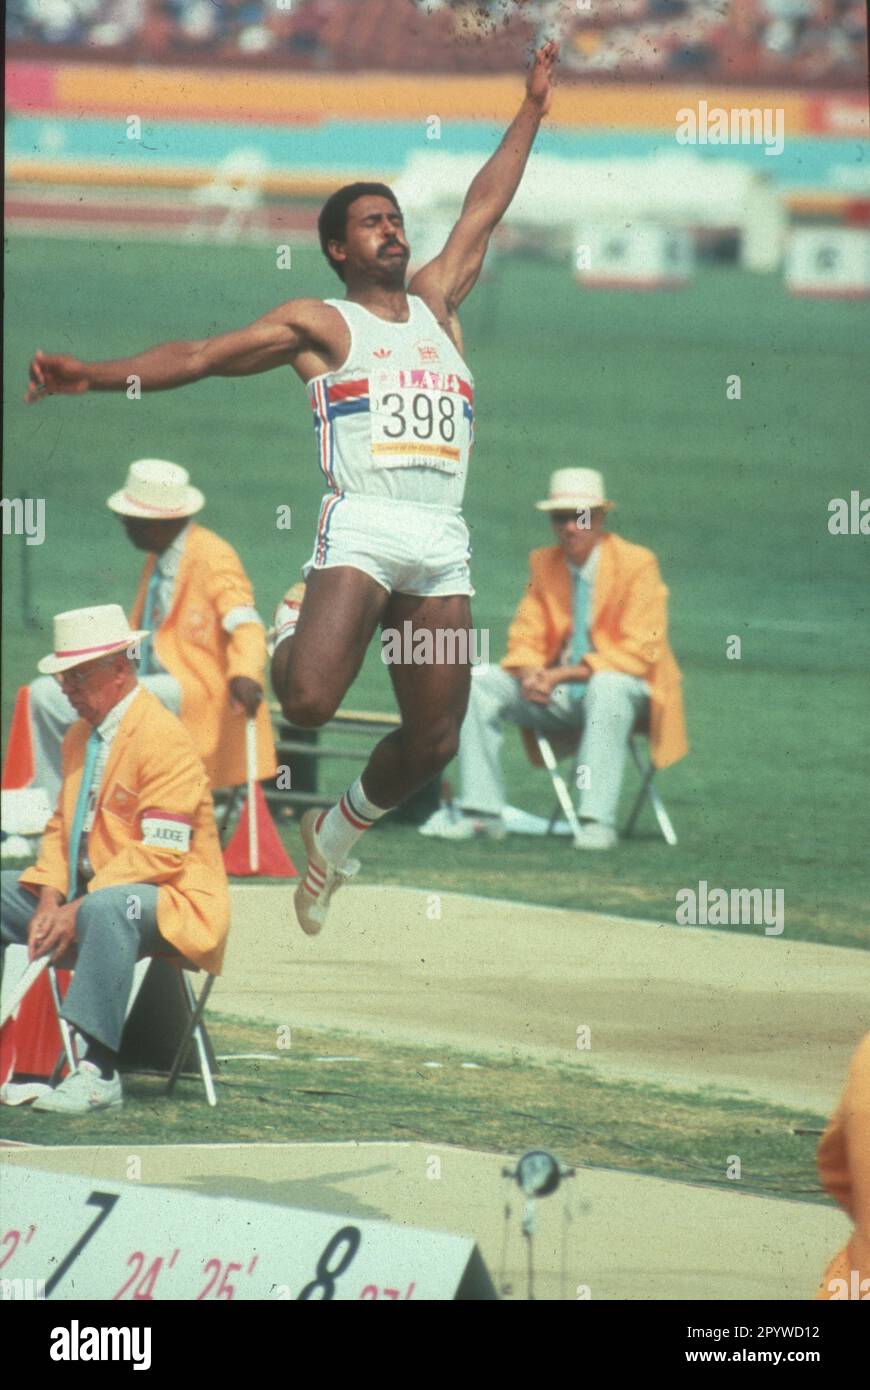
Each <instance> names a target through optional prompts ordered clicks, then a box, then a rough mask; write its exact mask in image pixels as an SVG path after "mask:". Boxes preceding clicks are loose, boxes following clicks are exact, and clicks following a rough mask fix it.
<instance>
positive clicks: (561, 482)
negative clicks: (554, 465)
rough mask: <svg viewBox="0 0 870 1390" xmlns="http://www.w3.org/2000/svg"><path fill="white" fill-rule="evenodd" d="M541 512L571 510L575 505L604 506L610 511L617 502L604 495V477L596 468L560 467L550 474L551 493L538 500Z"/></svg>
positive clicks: (538, 507)
mask: <svg viewBox="0 0 870 1390" xmlns="http://www.w3.org/2000/svg"><path fill="white" fill-rule="evenodd" d="M535 506H536V507H537V509H538V511H539V512H570V511H573V510H574V509H575V507H590V508H591V507H603V508H604V510H605V511H610V509H611V507H615V506H616V503H615V502H609V501H608V500H607V498H606V497H605V495H604V479H603V478H602V476H601V474H600V473H596V471H595V469H594V468H558V469H557V470H556V472H555V473H553V474H551V476H550V495H549V497H548V498H547V499H546V500H545V501H544V502H536V503H535Z"/></svg>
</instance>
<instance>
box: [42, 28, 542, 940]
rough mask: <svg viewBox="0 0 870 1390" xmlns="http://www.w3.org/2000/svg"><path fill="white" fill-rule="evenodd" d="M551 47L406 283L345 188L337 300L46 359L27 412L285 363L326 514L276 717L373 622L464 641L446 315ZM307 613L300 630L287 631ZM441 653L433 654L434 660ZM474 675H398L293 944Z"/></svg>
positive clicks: (363, 192) (330, 834)
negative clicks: (393, 723)
mask: <svg viewBox="0 0 870 1390" xmlns="http://www.w3.org/2000/svg"><path fill="white" fill-rule="evenodd" d="M556 56H557V46H556V45H555V44H554V43H548V44H545V45H544V47H543V48H541V49H539V50H538V52H537V53H536V54H535V55H534V60H533V62H532V65H531V69H530V71H529V74H528V77H527V81H526V95H525V97H524V99H523V102H522V105H521V106H520V109H519V111H518V113H517V115H516V116H515V118H514V120H513V121H512V123H511V125H510V126H509V128H508V130H507V132H506V133H505V136H504V138H503V140H502V142H501V144H500V145H499V148H498V149H497V151H496V152H495V154H494V155H493V156H492V158H491V159H490V160H488V162H487V163H486V164H485V165H484V167H483V168H482V169H481V170H480V172H479V173H478V174H477V176H476V177H475V179H474V180H473V181H472V183H471V186H470V188H469V190H468V193H467V195H466V198H465V202H464V204H463V207H462V213H461V215H460V217H459V220H458V222H457V223H456V226H455V227H454V228H453V231H452V232H451V233H450V236H449V237H448V239H447V243H446V245H445V246H444V249H443V251H442V252H441V254H440V255H439V256H436V258H435V259H434V260H433V261H431V262H429V264H428V265H425V266H423V267H422V268H421V269H420V270H419V271H417V273H416V274H415V275H414V277H413V279H412V280H411V283H410V285H408V286H407V287H406V285H405V274H406V269H407V265H408V259H409V255H410V251H409V246H408V242H407V239H406V236H405V229H404V223H403V219H402V214H401V211H400V209H399V206H398V204H397V202H396V199H395V197H394V195H393V193H392V192H391V191H390V189H389V188H387V187H385V186H384V185H383V184H365V183H362V184H352V185H350V186H349V187H346V188H342V189H339V190H338V192H337V193H334V194H333V195H332V197H331V198H330V199H329V200H328V201H327V203H326V204H325V205H324V207H323V209H322V211H321V214H320V220H319V232H320V243H321V247H322V249H323V251H324V254H325V255H326V257H327V259H328V261H329V263H330V265H331V266H332V268H333V269H334V270H335V272H336V274H337V275H338V276H339V278H340V279H341V280H342V281H343V282H344V285H345V289H346V297H345V299H344V300H332V299H327V300H321V299H293V300H290V301H288V302H287V303H286V304H282V305H281V306H280V307H279V308H277V309H273V310H272V311H271V312H270V313H268V314H266V315H264V317H263V318H261V319H258V320H257V321H256V322H255V323H252V324H251V325H250V326H249V327H247V328H243V329H241V330H239V331H237V332H231V333H224V334H221V335H220V336H218V337H215V338H207V339H203V340H201V341H196V342H170V343H163V344H161V345H160V346H159V347H155V348H151V349H149V350H148V351H145V352H142V353H139V354H137V355H136V356H135V357H128V358H124V359H121V360H117V361H112V362H96V363H90V362H81V361H79V360H78V359H77V358H75V357H69V356H51V355H48V354H46V353H43V352H41V351H40V352H37V353H36V354H35V356H34V358H33V361H32V363H31V368H30V386H29V389H28V392H27V399H28V401H38V400H40V399H41V398H42V397H43V396H46V395H55V394H67V395H80V394H81V393H83V392H85V391H121V390H124V389H125V388H126V386H127V384H128V378H129V377H131V376H136V377H138V378H139V381H140V384H141V389H142V390H143V391H162V390H168V389H170V388H172V387H176V386H186V385H188V384H189V383H191V382H194V381H200V380H202V378H204V377H209V376H248V375H252V374H254V373H256V372H266V371H270V370H272V368H274V367H283V366H291V367H293V369H294V370H295V371H296V373H297V375H298V376H299V377H301V379H302V381H303V382H304V383H305V385H306V387H307V389H308V394H309V397H310V400H311V404H312V407H313V409H314V418H315V430H316V438H317V450H318V460H319V463H320V467H321V469H322V471H323V474H324V477H325V479H326V482H327V484H328V488H329V491H328V492H327V494H326V496H325V497H324V499H323V503H322V505H321V509H320V519H319V523H318V528H317V540H316V543H315V548H314V554H313V556H312V558H311V561H310V562H309V564H308V565H307V566H306V569H305V573H306V576H307V578H308V583H307V586H306V589H305V596H304V601H303V602H302V605H301V608H299V609H298V612H297V608H298V605H295V604H294V603H293V599H292V591H291V594H290V595H288V596H287V600H285V602H284V603H283V604H282V605H281V606H280V608H279V615H278V628H277V634H276V635H277V637H278V638H279V640H278V644H277V646H276V647H275V649H274V654H273V658H272V682H273V685H274V688H275V693H276V695H277V696H278V698H279V699H280V701H281V706H282V709H283V711H284V713H285V715H286V717H287V718H288V719H289V720H290V721H291V722H292V723H295V724H300V725H304V726H308V727H317V726H319V725H321V724H324V723H325V722H326V721H327V720H328V719H330V718H331V717H332V715H333V714H334V712H335V710H336V709H337V708H338V706H339V704H340V703H341V700H342V698H343V697H344V694H345V692H346V691H347V690H348V688H349V686H350V685H351V683H352V682H353V680H354V678H355V677H356V675H357V673H358V671H359V669H360V666H361V665H362V661H363V658H364V656H365V652H366V648H367V647H368V644H369V642H370V640H371V638H372V636H373V634H374V632H375V629H376V627H377V626H378V624H382V625H383V626H389V627H391V628H396V629H398V630H399V631H403V632H404V631H406V629H405V628H404V627H403V624H404V623H405V622H410V623H411V630H412V632H416V631H417V630H423V629H426V630H429V631H430V632H432V633H433V634H434V633H435V632H437V631H438V630H442V631H443V630H445V629H447V630H452V631H458V630H462V629H466V630H467V629H469V628H470V625H471V606H470V603H469V598H470V596H471V595H472V594H473V592H474V590H473V589H472V587H471V582H470V574H469V566H468V556H469V546H468V531H467V528H466V526H465V523H464V521H463V520H462V516H461V512H460V507H461V504H462V497H463V492H464V489H465V477H466V472H467V468H468V458H469V453H470V450H471V442H472V434H473V407H474V391H473V383H472V379H471V374H470V372H469V370H468V367H467V366H466V364H465V361H464V359H463V355H462V353H463V346H462V334H461V331H460V327H459V319H458V316H457V311H458V309H459V306H460V304H461V303H462V301H463V300H464V299H465V297H466V295H467V294H468V293H469V291H470V290H471V289H472V288H473V286H474V284H475V282H476V280H477V277H478V275H479V273H480V268H481V265H482V263H483V258H484V255H485V252H486V248H487V245H488V243H489V238H490V236H491V235H492V232H493V231H494V229H495V227H496V225H497V224H498V222H499V221H500V220H501V218H502V217H503V215H504V213H505V212H506V211H507V208H508V207H509V205H510V202H511V199H512V198H513V196H514V193H515V192H516V190H517V187H518V185H519V182H520V179H521V178H522V175H523V170H524V169H525V166H526V161H527V159H528V156H529V152H530V150H531V148H532V144H533V142H534V139H535V135H536V133H537V130H538V126H539V125H540V122H541V119H542V118H543V117H544V116H545V115H546V113H547V111H548V110H549V107H550V101H551V98H552V86H553V67H554V64H555V61H556ZM297 617H298V625H297V623H296V618H297ZM434 645H435V644H434V643H433V646H434ZM469 674H470V671H469V666H468V665H467V664H464V665H459V664H456V665H454V664H442V665H437V664H436V665H429V666H426V665H391V666H390V675H391V678H392V682H393V688H394V690H395V692H396V698H397V701H398V705H399V710H400V713H401V716H402V724H401V727H400V728H399V729H397V730H395V732H393V733H391V734H389V735H388V736H387V737H386V738H384V739H383V740H382V741H381V742H380V743H379V744H378V745H377V747H376V748H375V749H374V751H373V753H372V756H371V758H370V759H369V762H368V765H367V766H366V768H365V771H364V772H363V774H362V777H359V778H357V780H356V781H355V782H354V783H353V785H352V786H351V787H350V788H349V789H348V791H347V792H346V793H345V795H344V796H342V798H341V799H340V801H339V802H338V805H337V806H334V807H332V808H331V809H330V810H329V811H325V812H319V813H318V812H316V811H309V812H307V813H306V814H305V815H304V816H303V817H302V822H301V827H300V828H301V831H302V836H303V840H304V842H305V847H306V851H307V854H308V867H307V871H306V874H305V877H304V879H303V881H302V883H301V884H300V885H299V887H298V889H297V891H296V895H295V904H296V915H297V917H298V919H299V923H300V925H301V927H302V929H303V930H304V931H305V932H307V933H309V935H314V934H316V933H317V932H318V931H320V929H321V927H322V925H323V923H324V921H325V918H326V912H327V908H328V904H329V899H330V897H331V895H332V893H333V892H334V890H335V889H336V888H337V887H338V886H339V884H340V883H341V882H342V881H343V880H344V879H346V878H347V877H349V876H350V875H351V874H352V873H354V872H356V869H357V868H358V867H359V866H358V864H357V863H356V862H355V861H350V860H349V859H348V856H349V853H350V850H351V848H352V846H353V845H354V844H355V842H356V841H357V839H358V838H359V836H360V835H361V834H362V832H363V831H364V830H367V829H368V828H369V827H370V826H371V825H372V824H373V823H374V822H375V821H376V820H378V819H379V818H380V817H381V816H383V815H385V814H386V812H387V811H389V810H391V809H392V808H393V807H395V806H397V805H398V804H399V803H400V802H401V801H403V800H404V799H405V798H406V797H408V796H410V795H411V794H412V793H413V792H414V791H416V790H417V788H418V787H421V786H423V785H424V784H425V783H426V782H427V781H429V780H430V779H431V778H432V777H434V776H435V775H436V774H437V773H438V772H439V771H440V770H441V768H443V767H444V766H446V764H447V763H448V762H449V761H450V759H451V758H452V757H453V756H454V754H455V753H456V749H457V744H458V738H459V729H460V726H461V724H462V720H463V717H464V715H465V708H466V704H467V701H468V689H469Z"/></svg>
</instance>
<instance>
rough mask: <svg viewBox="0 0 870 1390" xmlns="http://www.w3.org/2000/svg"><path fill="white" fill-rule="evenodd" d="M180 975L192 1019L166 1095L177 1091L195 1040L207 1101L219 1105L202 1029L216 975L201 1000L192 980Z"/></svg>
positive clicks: (182, 974) (200, 995)
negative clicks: (177, 1085)
mask: <svg viewBox="0 0 870 1390" xmlns="http://www.w3.org/2000/svg"><path fill="white" fill-rule="evenodd" d="M179 974H180V976H181V989H182V991H183V993H184V997H185V999H186V1001H187V1005H188V1008H189V1010H190V1018H189V1019H188V1021H187V1026H186V1028H185V1030H184V1036H183V1037H182V1039H181V1043H180V1044H179V1048H178V1052H177V1053H176V1055H175V1061H174V1062H173V1064H172V1070H171V1072H170V1073H169V1080H168V1082H167V1083H166V1094H167V1095H168V1096H169V1095H171V1094H172V1092H173V1091H174V1090H175V1083H176V1082H177V1080H178V1077H179V1074H180V1072H181V1068H182V1066H183V1065H184V1058H185V1055H186V1053H187V1049H188V1047H189V1046H190V1042H191V1039H193V1041H194V1043H195V1045H196V1054H197V1058H198V1061H199V1070H200V1075H201V1076H202V1084H203V1085H204V1087H205V1094H206V1099H207V1100H208V1103H209V1105H217V1095H216V1093H215V1088H214V1078H213V1077H212V1074H211V1067H210V1066H209V1061H208V1049H207V1048H206V1045H205V1037H204V1036H203V1030H202V1027H201V1024H202V1016H203V1013H204V1012H205V1006H206V1003H207V1002H208V996H209V995H210V994H211V989H212V985H213V984H214V980H215V977H214V975H209V977H208V979H207V980H206V982H205V984H204V985H203V987H202V989H201V990H200V993H199V998H198V999H197V997H196V994H195V993H194V989H193V986H192V985H191V983H190V980H189V979H188V978H187V976H186V975H185V973H184V971H183V970H182V971H179Z"/></svg>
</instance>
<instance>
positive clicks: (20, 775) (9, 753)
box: [0, 685, 35, 791]
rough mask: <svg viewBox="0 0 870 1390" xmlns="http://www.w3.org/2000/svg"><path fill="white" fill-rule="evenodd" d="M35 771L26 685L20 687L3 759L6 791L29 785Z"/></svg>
mask: <svg viewBox="0 0 870 1390" xmlns="http://www.w3.org/2000/svg"><path fill="white" fill-rule="evenodd" d="M34 772H35V767H34V762H33V738H32V736H31V732H30V691H29V690H28V688H27V686H26V685H22V686H20V687H19V689H18V694H17V696H16V698H15V709H14V711H13V714H12V723H11V724H10V726H9V738H8V739H7V741H6V757H5V758H4V759H3V773H2V777H0V784H2V787H3V790H4V791H19V790H20V789H21V788H22V787H29V786H30V783H31V782H32V781H33V776H34Z"/></svg>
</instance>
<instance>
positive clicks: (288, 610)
mask: <svg viewBox="0 0 870 1390" xmlns="http://www.w3.org/2000/svg"><path fill="white" fill-rule="evenodd" d="M304 597H305V585H304V584H303V583H301V582H300V583H299V584H294V585H293V586H292V587H291V588H290V589H288V590H287V592H286V594H285V595H284V597H283V598H282V600H281V602H280V603H279V604H278V607H277V608H276V609H275V612H274V614H273V616H272V626H271V627H270V628H269V630H268V632H267V633H266V650H267V651H268V653H269V655H270V656H273V655H274V652H275V648H276V647H277V645H278V643H279V642H283V640H284V638H285V637H292V636H293V633H294V632H295V631H296V624H297V623H298V622H299V610H300V609H301V607H302V600H303V599H304Z"/></svg>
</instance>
